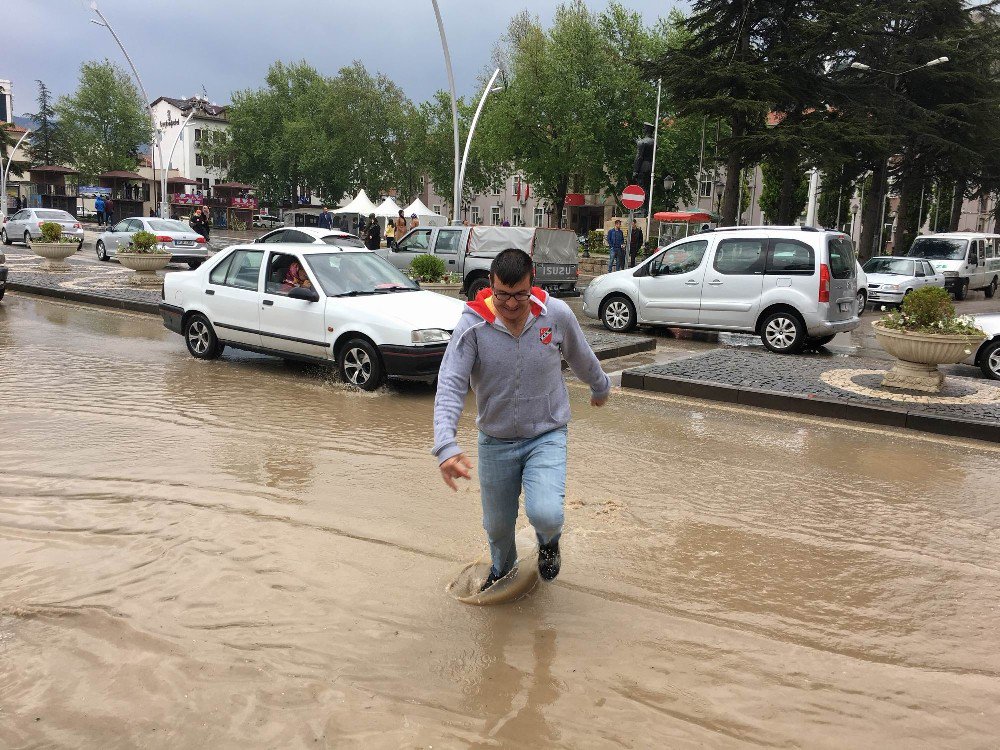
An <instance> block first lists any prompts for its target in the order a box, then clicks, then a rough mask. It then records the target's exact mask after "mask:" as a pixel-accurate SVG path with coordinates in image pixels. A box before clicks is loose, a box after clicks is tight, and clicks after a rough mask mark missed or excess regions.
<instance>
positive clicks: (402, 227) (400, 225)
mask: <svg viewBox="0 0 1000 750" xmlns="http://www.w3.org/2000/svg"><path fill="white" fill-rule="evenodd" d="M404 234H406V215H405V214H404V213H403V209H399V216H397V217H396V231H395V239H397V240H400V239H402V238H403V235H404Z"/></svg>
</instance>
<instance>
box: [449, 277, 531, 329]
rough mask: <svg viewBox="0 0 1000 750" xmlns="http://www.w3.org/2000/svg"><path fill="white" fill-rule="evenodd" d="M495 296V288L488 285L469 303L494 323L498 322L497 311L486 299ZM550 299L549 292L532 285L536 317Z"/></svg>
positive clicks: (483, 317) (474, 310)
mask: <svg viewBox="0 0 1000 750" xmlns="http://www.w3.org/2000/svg"><path fill="white" fill-rule="evenodd" d="M492 296H493V289H492V288H490V287H486V288H485V289H481V290H480V291H479V294H477V295H476V298H475V299H474V300H472V301H471V302H469V303H467V304H468V306H469V309H470V310H472V311H473V312H474V313H476V315H478V316H479V317H481V318H482V319H483V320H485V321H486V322H487V323H489V324H490V325H492V324H493V323H495V322H496V319H497V316H496V313H495V312H493V310H492V309H491V308H490V306H489V305H487V304H486V300H487V299H489V298H490V297H492ZM548 301H549V293H548V292H546V291H545V290H544V289H542V288H541V287H538V286H533V287H531V314H532V315H534V316H535V317H536V318H537V317H538V316H539V315H541V314H542V313H544V312H545V310H546V305H547V304H548Z"/></svg>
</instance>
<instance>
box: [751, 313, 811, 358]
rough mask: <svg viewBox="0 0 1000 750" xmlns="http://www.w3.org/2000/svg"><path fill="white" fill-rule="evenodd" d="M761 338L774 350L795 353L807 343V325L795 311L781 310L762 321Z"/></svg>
mask: <svg viewBox="0 0 1000 750" xmlns="http://www.w3.org/2000/svg"><path fill="white" fill-rule="evenodd" d="M760 340H761V341H763V342H764V346H766V347H767V348H768V349H770V350H771V351H772V352H775V353H777V354H794V353H795V352H797V351H799V350H800V349H801V348H802V345H803V344H804V343H805V340H806V327H805V325H803V323H802V320H801V319H800V318H799V316H798V315H796V314H795V313H792V312H787V311H785V310H779V311H778V312H773V313H771V314H770V315H768V316H767V317H766V318H764V320H763V322H761V324H760Z"/></svg>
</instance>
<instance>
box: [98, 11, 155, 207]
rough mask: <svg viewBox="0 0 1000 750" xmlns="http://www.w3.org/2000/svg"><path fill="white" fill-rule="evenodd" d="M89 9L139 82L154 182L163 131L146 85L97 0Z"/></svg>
mask: <svg viewBox="0 0 1000 750" xmlns="http://www.w3.org/2000/svg"><path fill="white" fill-rule="evenodd" d="M90 9H91V10H92V11H94V13H96V14H97V17H98V18H100V19H101V20H100V21H98V20H97V18H91V19H90V22H91V23H94V24H97V25H98V26H103V27H104V28H106V29H107V30H108V31H109V32H111V36H112V37H113V38H114V40H115V42H116V43H117V44H118V48H119V49H120V50H121V51H122V54H123V55H125V59H126V60H127V61H128V64H129V67H130V68H132V75H133V76H135V80H136V83H138V84H139V91H140V92H142V98H143V99H144V100H145V102H146V106H147V107H149V121H150V124H151V125H152V127H153V138H152V140H151V141H150V144H149V164H150V171H151V172H152V174H153V182H154V183H155V182H156V164H155V162H154V161H153V152H154V151H156V152H157V153H159V155H160V168H161V169H164V170H165V166H164V163H163V148H162V147H161V145H160V144H161V141H162V140H163V131H162V130H160V128H159V127H157V125H156V114H155V113H154V112H153V105H152V103H151V102H150V100H149V95H148V94H147V93H146V87H145V86H143V85H142V79H141V78H140V77H139V71H138V70H136V67H135V63H133V62H132V58H131V57H129V54H128V51H127V50H126V49H125V45H124V44H122V40H121V39H119V38H118V34H116V33H115V30H114V29H113V28H111V24H110V23H108V19H107V18H105V17H104V14H103V13H101V9H100V8H98V7H97V0H92V2H91V3H90ZM164 173H165V171H164ZM166 200H167V196H166V195H165V194H164V193H161V194H160V216H165V215H166V211H167V204H166Z"/></svg>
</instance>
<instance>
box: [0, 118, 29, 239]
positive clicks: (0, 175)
mask: <svg viewBox="0 0 1000 750" xmlns="http://www.w3.org/2000/svg"><path fill="white" fill-rule="evenodd" d="M29 133H31V131H30V130H26V131H24V135H22V136H21V137H20V138H18V140H17V143H15V144H14V148H13V150H12V151H11V152H10V156H9V157H7V164H6V165H4V163H3V154H0V220H2V221H6V220H7V173H8V172H10V165H11V164H13V163H14V154H16V153H17V149H18V148H19V147H20V146H21V144H22V143H23V142H24V139H25V138H27V137H28V134H29Z"/></svg>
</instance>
